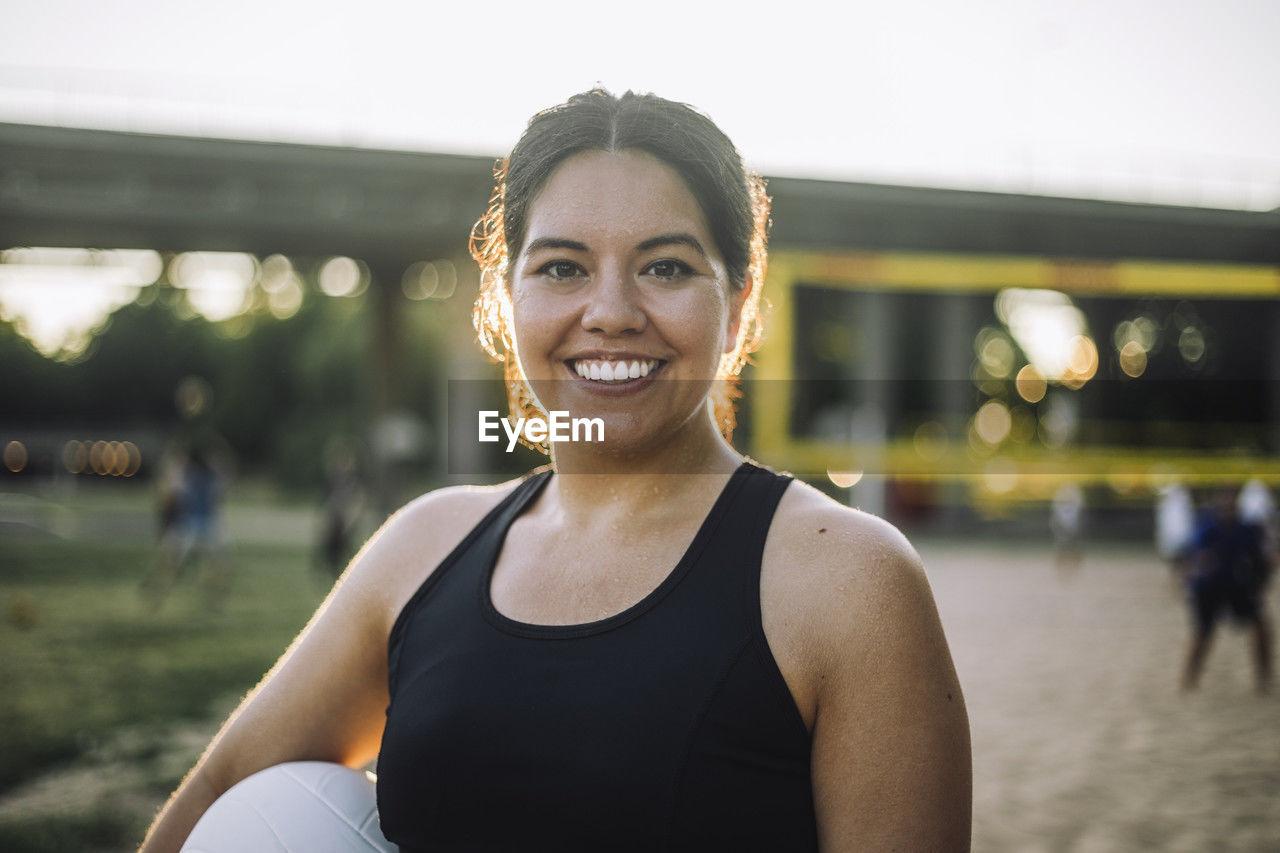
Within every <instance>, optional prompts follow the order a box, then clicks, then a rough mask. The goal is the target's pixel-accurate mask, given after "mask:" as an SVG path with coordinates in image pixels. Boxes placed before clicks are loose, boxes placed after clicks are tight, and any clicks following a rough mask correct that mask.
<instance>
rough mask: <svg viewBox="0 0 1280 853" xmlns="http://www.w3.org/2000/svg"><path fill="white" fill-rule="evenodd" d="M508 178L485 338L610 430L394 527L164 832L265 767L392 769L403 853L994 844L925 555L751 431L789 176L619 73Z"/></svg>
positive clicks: (486, 227) (225, 736) (223, 740)
mask: <svg viewBox="0 0 1280 853" xmlns="http://www.w3.org/2000/svg"><path fill="white" fill-rule="evenodd" d="M504 165H505V168H504V169H503V170H501V171H500V172H499V186H498V188H497V190H496V191H495V195H494V199H493V202H492V204H491V207H490V210H489V212H488V213H487V214H486V216H485V217H484V218H483V219H482V220H481V223H480V224H479V226H478V228H477V231H476V234H475V235H474V240H473V250H474V252H475V254H476V256H477V259H478V260H479V261H480V263H481V267H482V272H483V275H482V292H481V295H480V298H479V300H478V301H477V310H476V319H477V325H478V328H479V330H480V334H481V340H482V343H484V344H485V345H486V347H487V348H489V349H490V351H491V352H493V353H494V354H496V355H498V356H500V357H502V358H503V359H504V361H505V370H506V375H507V379H508V388H509V391H510V394H511V397H512V404H513V409H515V410H516V411H517V412H521V411H523V412H531V411H538V410H541V411H545V412H550V411H566V412H569V413H570V414H571V415H573V416H575V417H592V418H600V419H601V421H602V422H603V425H604V436H603V439H604V440H603V441H598V442H587V441H579V442H558V443H556V444H554V445H552V446H551V447H550V448H549V450H550V452H551V459H552V464H551V466H550V467H549V468H548V469H546V470H541V471H538V472H535V473H534V474H531V475H529V476H528V477H526V478H524V479H522V480H520V481H518V482H515V483H508V484H506V485H503V486H499V487H494V488H486V489H475V488H451V489H443V490H440V491H437V492H433V493H431V494H429V495H426V496H424V497H422V498H420V499H418V500H416V501H414V502H413V503H411V504H410V505H408V506H407V507H405V508H404V509H402V510H401V511H400V512H399V513H397V514H396V515H395V517H393V518H392V519H391V520H390V521H389V522H388V523H387V524H386V525H385V526H384V528H383V529H382V530H381V531H380V532H379V533H378V535H376V536H375V537H374V538H373V539H372V540H371V541H370V543H369V544H368V545H367V546H366V547H365V548H364V550H363V551H362V552H361V554H360V555H358V556H357V557H356V559H355V561H354V562H353V564H352V566H351V567H350V568H349V570H348V571H347V573H346V574H345V575H344V577H343V579H342V580H341V582H340V583H339V584H338V586H337V587H336V588H335V590H334V592H333V593H332V594H331V596H330V597H329V599H328V601H327V602H326V603H325V605H324V606H323V607H322V608H321V610H320V611H319V612H318V613H317V615H316V617H315V618H314V619H313V621H312V623H311V625H310V626H309V627H308V628H307V630H306V631H305V632H304V633H303V634H302V635H301V636H300V637H299V639H298V641H297V642H296V643H295V644H294V646H293V647H292V648H291V649H290V650H289V652H288V653H287V654H286V655H285V656H284V657H283V658H282V660H281V661H280V663H279V664H277V666H276V667H275V668H274V669H273V670H272V671H271V672H270V673H269V674H268V676H267V677H266V678H265V679H264V681H263V683H262V684H261V685H260V686H259V688H258V689H257V690H256V691H255V692H254V693H253V694H252V695H251V696H250V697H249V698H248V699H247V700H246V701H245V703H244V704H243V705H242V706H241V708H240V709H239V710H238V711H237V712H236V713H235V715H233V716H232V718H231V719H230V721H229V722H228V723H227V725H226V726H225V727H224V729H223V730H222V732H221V733H220V734H219V735H218V737H217V738H216V739H215V740H214V742H213V744H212V745H211V747H210V749H209V750H208V752H207V753H206V754H205V756H204V757H203V758H202V759H201V761H200V763H199V764H198V765H197V767H196V768H195V770H194V771H193V772H192V773H191V775H190V776H189V777H188V779H187V780H186V781H185V782H184V783H183V785H182V786H181V787H180V788H179V790H178V792H177V794H176V795H175V797H174V798H173V800H172V801H171V802H170V804H169V805H168V806H167V807H166V809H165V811H164V812H162V814H161V817H160V818H159V820H158V821H157V824H156V826H155V827H154V828H153V831H152V834H151V836H150V838H149V846H148V847H147V849H149V850H161V849H174V848H176V847H177V846H178V844H179V843H180V840H181V839H182V838H183V837H185V835H186V833H187V832H188V831H189V830H190V827H191V826H192V824H193V823H194V822H195V820H196V819H197V818H198V817H199V815H200V814H201V813H202V812H203V811H204V810H205V809H206V808H207V807H208V805H209V804H210V803H211V802H213V800H214V799H215V798H216V797H217V796H218V795H219V794H221V793H222V792H223V791H225V790H227V789H228V788H229V787H230V786H231V785H233V784H234V783H236V782H237V781H238V780H241V779H243V778H245V777H246V776H248V775H250V774H251V773H254V772H255V771H258V770H260V769H262V768H264V767H269V766H271V765H274V764H278V763H281V762H286V761H293V760H298V759H318V760H325V761H333V762H338V763H342V764H346V765H348V766H352V767H357V766H360V765H362V764H364V763H366V762H368V761H369V760H370V759H371V758H373V757H374V755H375V754H377V755H378V770H379V781H378V804H379V807H380V816H381V821H382V828H383V830H384V831H385V833H386V835H387V837H388V838H390V839H391V840H392V841H394V842H396V843H397V844H399V845H401V847H402V849H406V850H415V849H421V850H428V849H430V850H509V849H517V848H518V849H556V850H579V849H582V850H586V849H591V850H599V849H609V850H618V849H624V850H630V849H635V850H654V849H676V850H707V849H712V850H715V849H734V850H805V849H821V850H824V851H837V850H840V851H843V850H873V849H891V848H896V849H902V850H958V849H967V847H968V842H969V819H970V818H969V814H970V766H969V740H968V725H967V720H966V716H965V711H964V706H963V702H962V699H961V694H960V687H959V684H958V683H957V681H956V677H955V673H954V670H953V667H952V663H951V659H950V655H949V652H948V650H947V646H946V641H945V638H944V637H943V634H942V630H941V627H940V624H939V621H938V618H937V614H936V611H935V608H934V604H933V601H932V597H931V594H930V592H929V588H928V584H927V581H926V580H925V576H924V573H923V570H922V568H921V566H920V562H919V558H918V557H917V556H916V554H915V552H914V551H913V550H912V549H911V547H910V545H908V544H907V542H906V541H905V540H904V539H903V538H902V536H901V535H900V534H899V533H898V532H897V531H896V530H894V529H893V528H892V527H890V526H889V525H888V524H886V523H884V522H882V521H880V520H878V519H876V518H873V517H871V516H867V515H865V514H862V513H859V512H857V511H854V510H850V509H848V508H846V507H843V506H841V505H839V504H837V503H835V502H833V501H831V500H830V499H828V498H827V497H825V496H824V495H822V494H821V493H820V492H818V491H817V490H815V489H812V488H810V487H808V486H805V485H803V484H801V483H798V482H794V481H791V480H790V478H787V477H782V476H779V475H777V474H774V473H773V472H770V471H768V470H766V469H763V468H760V467H758V466H756V465H754V464H752V463H750V462H749V461H746V460H744V459H743V457H742V456H741V455H739V454H738V453H737V452H735V451H734V450H733V448H732V447H731V445H730V444H729V443H728V441H727V440H726V437H725V436H726V434H727V433H728V432H729V430H731V428H732V409H731V406H730V397H731V394H730V393H727V392H725V391H724V390H723V389H724V385H723V382H722V381H726V380H731V379H732V377H734V376H736V374H737V372H738V370H739V369H740V368H741V366H742V363H743V361H744V359H745V354H746V351H747V350H748V349H749V348H750V347H751V346H752V345H753V344H754V342H755V340H756V338H757V333H758V329H757V325H756V316H755V307H756V306H757V305H758V304H759V297H760V286H761V283H762V281H761V280H762V274H763V269H764V230H765V225H766V222H767V199H766V198H765V197H764V194H763V188H762V185H761V184H760V182H759V181H758V179H752V178H751V177H750V176H748V174H747V173H746V172H745V171H744V169H743V167H742V164H741V159H740V157H739V155H738V153H737V151H736V150H735V149H734V147H733V145H732V143H731V142H730V141H729V140H728V139H727V138H726V137H725V136H724V134H723V133H722V132H721V131H720V130H719V129H718V128H716V127H715V125H714V124H712V123H711V122H710V120H708V119H707V118H705V117H704V116H702V115H701V114H699V113H697V112H695V111H693V110H692V109H690V108H688V107H686V106H684V105H682V104H677V103H673V102H670V101H666V100H663V99H660V98H656V97H654V96H648V95H646V96H638V95H634V94H631V93H627V94H626V95H623V96H622V97H621V98H615V97H614V96H612V95H610V94H608V93H607V92H604V91H601V90H594V91H591V92H587V93H584V94H582V95H578V96H575V97H574V98H571V99H570V100H569V101H568V102H567V103H566V104H563V105H561V106H559V107H556V108H553V109H551V110H547V111H545V112H543V113H540V114H538V115H537V116H535V117H534V118H533V120H532V121H531V122H530V124H529V127H528V129H527V130H526V132H525V134H524V136H523V137H522V138H521V140H520V142H519V144H517V146H516V148H515V149H514V150H513V151H512V153H511V156H510V157H509V158H508V159H507V161H506V163H505V164H504ZM717 380H721V382H718V381H717ZM380 746H381V750H380V749H379V748H380Z"/></svg>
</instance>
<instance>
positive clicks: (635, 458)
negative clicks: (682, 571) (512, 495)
mask: <svg viewBox="0 0 1280 853" xmlns="http://www.w3.org/2000/svg"><path fill="white" fill-rule="evenodd" d="M552 461H553V464H554V467H555V471H556V476H555V478H554V479H553V480H552V482H551V483H549V484H548V490H549V491H550V492H551V495H550V496H551V497H553V499H554V500H555V501H556V503H557V504H558V505H559V506H558V508H559V510H560V511H561V512H563V513H564V514H565V517H566V518H591V517H597V518H598V517H600V515H601V514H606V515H612V514H615V513H618V512H622V513H627V514H633V515H637V516H639V515H649V514H650V512H649V511H650V510H651V509H653V508H654V506H655V502H660V503H666V502H667V501H669V500H673V499H676V498H678V497H680V496H682V495H686V494H690V493H691V492H698V491H702V490H705V489H707V488H708V486H709V484H710V485H715V484H722V481H723V480H724V478H726V477H727V476H728V475H730V474H732V473H733V472H734V471H735V470H736V469H737V468H738V466H739V465H741V464H742V456H741V455H740V454H738V453H737V452H736V451H735V450H734V449H733V448H732V447H731V446H730V445H729V443H728V442H727V441H725V439H724V437H723V436H721V435H720V432H719V430H718V429H716V427H715V424H714V422H712V421H711V419H710V417H707V418H706V419H701V418H697V419H694V420H693V421H691V422H690V423H689V424H688V425H687V428H686V429H683V430H680V431H679V432H678V433H677V434H675V435H673V436H671V437H670V439H669V440H668V441H666V442H664V443H663V444H662V445H661V446H659V447H647V448H644V449H643V450H638V451H636V452H634V453H607V452H605V453H602V452H600V451H598V450H596V446H595V445H590V444H586V443H583V444H579V445H574V446H564V445H560V446H559V447H558V448H557V449H556V451H555V452H554V454H553V460H552Z"/></svg>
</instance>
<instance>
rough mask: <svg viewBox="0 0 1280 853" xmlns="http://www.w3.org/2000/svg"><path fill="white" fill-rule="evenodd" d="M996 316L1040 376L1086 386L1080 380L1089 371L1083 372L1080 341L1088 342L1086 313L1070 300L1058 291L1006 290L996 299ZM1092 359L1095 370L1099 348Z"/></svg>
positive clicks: (1012, 288) (1090, 344)
mask: <svg viewBox="0 0 1280 853" xmlns="http://www.w3.org/2000/svg"><path fill="white" fill-rule="evenodd" d="M996 315H997V316H998V317H999V318H1000V320H1001V321H1002V322H1003V323H1004V324H1005V325H1006V326H1007V327H1008V329H1009V334H1011V335H1012V336H1013V339H1014V341H1015V342H1016V343H1017V344H1018V346H1019V348H1021V350H1022V351H1023V352H1024V353H1026V356H1027V359H1028V360H1029V361H1030V362H1031V364H1032V365H1033V366H1034V367H1035V369H1036V371H1037V372H1038V373H1039V374H1040V375H1041V376H1043V377H1045V378H1046V379H1048V380H1051V381H1066V382H1080V384H1083V382H1081V381H1080V380H1079V377H1080V376H1081V375H1083V374H1084V373H1085V372H1087V371H1085V370H1082V369H1080V367H1081V366H1083V365H1082V355H1081V344H1080V343H1079V342H1078V340H1079V339H1081V338H1084V339H1085V340H1088V339H1087V338H1086V337H1085V334H1086V328H1085V318H1084V313H1083V312H1082V311H1081V310H1080V309H1079V308H1077V307H1076V306H1075V304H1074V303H1073V302H1072V301H1071V297H1069V296H1067V295H1066V294H1065V293H1060V292H1058V291H1056V290H1038V289H1037V290H1032V289H1024V288H1016V287H1010V288H1005V289H1004V290H1002V291H1000V293H999V294H997V295H996ZM1089 346H1092V342H1091V341H1090V342H1089ZM1093 357H1094V370H1096V369H1097V364H1096V361H1097V351H1096V348H1095V349H1094V356H1093ZM1068 372H1070V373H1071V374H1072V376H1071V377H1070V378H1067V376H1066V374H1068ZM1089 376H1090V377H1091V376H1092V374H1091V373H1090V374H1089ZM1085 381H1087V380H1085Z"/></svg>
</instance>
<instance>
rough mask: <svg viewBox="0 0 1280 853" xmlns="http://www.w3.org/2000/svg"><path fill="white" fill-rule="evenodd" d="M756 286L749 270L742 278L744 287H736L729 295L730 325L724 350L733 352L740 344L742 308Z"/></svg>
mask: <svg viewBox="0 0 1280 853" xmlns="http://www.w3.org/2000/svg"><path fill="white" fill-rule="evenodd" d="M755 286H756V283H755V279H754V278H752V276H751V273H750V272H748V273H747V274H746V275H745V276H743V279H742V287H739V288H735V289H734V291H733V293H731V294H730V295H729V325H728V328H727V329H726V330H725V331H726V333H727V334H726V336H725V340H724V351H725V352H733V350H734V347H736V346H737V345H738V330H739V329H740V328H741V327H742V308H743V306H745V305H746V304H747V297H749V296H750V295H751V290H752V288H754V287H755Z"/></svg>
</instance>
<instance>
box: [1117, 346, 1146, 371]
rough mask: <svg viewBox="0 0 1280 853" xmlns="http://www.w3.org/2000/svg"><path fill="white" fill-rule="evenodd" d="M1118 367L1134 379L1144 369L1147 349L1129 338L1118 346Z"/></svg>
mask: <svg viewBox="0 0 1280 853" xmlns="http://www.w3.org/2000/svg"><path fill="white" fill-rule="evenodd" d="M1120 369H1121V370H1123V371H1124V373H1125V375H1126V376H1132V377H1133V378H1134V379H1137V378H1138V377H1139V376H1141V375H1142V374H1143V373H1144V372H1145V371H1146V369H1147V351H1146V350H1144V349H1143V348H1142V344H1140V343H1138V342H1137V341H1134V340H1130V341H1127V342H1126V343H1125V345H1124V346H1123V347H1121V348H1120Z"/></svg>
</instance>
